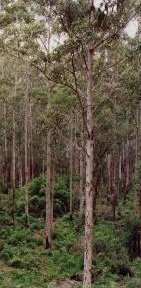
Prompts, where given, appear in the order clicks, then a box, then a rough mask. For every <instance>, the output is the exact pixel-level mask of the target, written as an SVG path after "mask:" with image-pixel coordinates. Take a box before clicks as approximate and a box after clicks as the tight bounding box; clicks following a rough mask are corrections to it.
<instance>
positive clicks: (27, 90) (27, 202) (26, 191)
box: [24, 62, 29, 226]
mask: <svg viewBox="0 0 141 288" xmlns="http://www.w3.org/2000/svg"><path fill="white" fill-rule="evenodd" d="M25 79H26V90H25V123H24V129H25V130H24V137H25V139H24V140H25V143H24V149H25V216H26V220H25V225H26V226H29V195H28V182H29V163H28V143H29V142H28V108H29V97H28V94H29V79H28V63H27V62H26V75H25Z"/></svg>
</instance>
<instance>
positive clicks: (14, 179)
mask: <svg viewBox="0 0 141 288" xmlns="http://www.w3.org/2000/svg"><path fill="white" fill-rule="evenodd" d="M15 188H16V129H15V111H14V110H13V141H12V200H13V201H12V218H13V223H15Z"/></svg>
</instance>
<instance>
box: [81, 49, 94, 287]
mask: <svg viewBox="0 0 141 288" xmlns="http://www.w3.org/2000/svg"><path fill="white" fill-rule="evenodd" d="M92 68H93V51H92V47H91V44H90V43H89V44H88V47H87V77H86V81H87V95H86V111H87V119H86V122H87V139H86V209H85V248H84V280H83V288H91V285H92V257H93V165H94V163H93V161H94V135H93V100H92V83H93V79H92Z"/></svg>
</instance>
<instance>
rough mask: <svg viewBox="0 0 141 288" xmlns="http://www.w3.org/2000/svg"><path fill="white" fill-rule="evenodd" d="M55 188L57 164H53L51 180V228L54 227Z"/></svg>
mask: <svg viewBox="0 0 141 288" xmlns="http://www.w3.org/2000/svg"><path fill="white" fill-rule="evenodd" d="M54 188H55V163H54V161H53V163H52V180H51V227H52V226H53V214H54V209H53V208H54V207H53V206H54V205H53V204H54Z"/></svg>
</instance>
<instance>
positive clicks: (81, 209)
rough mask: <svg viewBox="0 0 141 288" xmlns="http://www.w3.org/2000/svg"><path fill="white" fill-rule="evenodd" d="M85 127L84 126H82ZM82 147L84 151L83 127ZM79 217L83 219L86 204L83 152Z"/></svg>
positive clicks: (82, 134)
mask: <svg viewBox="0 0 141 288" xmlns="http://www.w3.org/2000/svg"><path fill="white" fill-rule="evenodd" d="M82 126H83V125H82ZM81 145H82V149H83V147H84V129H83V127H82V132H81ZM79 201H80V202H79V203H80V208H79V216H80V219H82V217H83V215H84V203H85V194H84V154H83V151H80V182H79Z"/></svg>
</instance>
